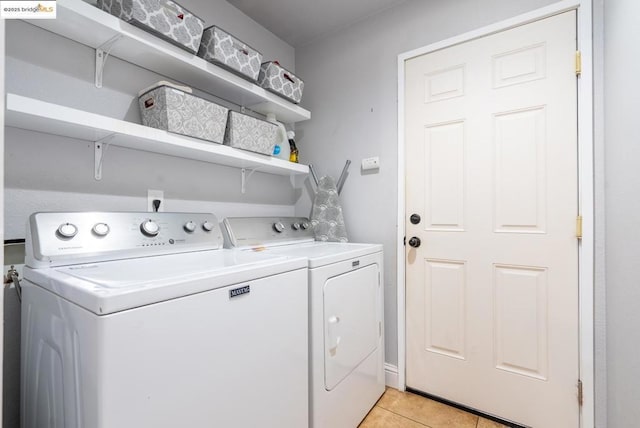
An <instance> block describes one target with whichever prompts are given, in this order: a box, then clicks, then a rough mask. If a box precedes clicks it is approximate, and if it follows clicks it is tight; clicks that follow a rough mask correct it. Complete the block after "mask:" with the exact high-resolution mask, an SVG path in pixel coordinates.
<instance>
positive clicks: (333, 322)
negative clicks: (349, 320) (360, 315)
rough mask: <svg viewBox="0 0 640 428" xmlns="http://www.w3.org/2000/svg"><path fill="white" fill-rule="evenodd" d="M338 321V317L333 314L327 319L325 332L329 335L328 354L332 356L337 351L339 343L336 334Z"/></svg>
mask: <svg viewBox="0 0 640 428" xmlns="http://www.w3.org/2000/svg"><path fill="white" fill-rule="evenodd" d="M339 323H340V317H339V316H336V315H333V316H330V317H329V319H328V320H327V327H328V328H327V334H328V336H329V355H331V356H332V357H334V356H335V355H336V352H337V351H338V345H339V344H340V336H338V334H337V333H338V332H337V330H338V324H339Z"/></svg>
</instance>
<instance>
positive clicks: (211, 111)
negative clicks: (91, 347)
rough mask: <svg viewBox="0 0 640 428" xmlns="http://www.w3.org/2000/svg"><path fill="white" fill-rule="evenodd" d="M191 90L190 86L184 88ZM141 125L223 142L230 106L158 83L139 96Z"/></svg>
mask: <svg viewBox="0 0 640 428" xmlns="http://www.w3.org/2000/svg"><path fill="white" fill-rule="evenodd" d="M183 89H187V90H189V91H190V89H189V88H183ZM138 106H139V107H140V115H141V116H142V124H143V125H145V126H150V127H152V128H158V129H164V130H165V131H169V132H173V133H176V134H181V135H187V136H189V137H195V138H200V139H203V140H207V141H212V142H214V143H218V144H222V142H223V141H224V133H225V129H226V125H227V114H228V112H229V109H228V108H226V107H222V106H219V105H217V104H215V103H212V102H210V101H207V100H203V99H202V98H198V97H196V96H194V95H191V94H188V93H186V92H185V91H183V90H179V89H176V88H175V87H173V86H168V85H167V83H166V82H161V83H160V84H158V85H155V86H154V87H151V88H149V89H148V90H145V91H144V92H143V93H141V95H140V97H139V98H138Z"/></svg>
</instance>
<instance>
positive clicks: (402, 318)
mask: <svg viewBox="0 0 640 428" xmlns="http://www.w3.org/2000/svg"><path fill="white" fill-rule="evenodd" d="M571 10H576V11H577V23H576V30H577V42H578V49H579V50H580V51H581V54H582V71H581V74H580V78H578V79H577V80H578V83H577V84H578V88H577V89H578V171H579V174H578V209H579V212H580V214H581V215H582V225H583V233H582V240H581V241H580V244H579V246H578V263H579V272H578V282H579V283H578V300H579V303H578V305H579V307H578V313H579V324H578V329H579V358H580V361H579V373H580V380H582V387H583V404H582V406H581V407H580V426H581V427H593V426H594V425H595V400H594V396H595V384H594V375H595V373H594V367H595V365H594V364H595V363H594V351H595V348H594V343H595V342H594V333H595V331H594V289H595V284H594V280H595V278H594V266H595V262H594V254H595V253H594V251H595V247H594V245H595V237H594V233H595V228H594V208H595V202H594V192H595V183H594V156H593V151H594V136H593V53H592V52H593V39H592V33H593V31H592V19H593V16H592V0H563V1H560V2H558V3H554V4H551V5H549V6H546V7H543V8H540V9H537V10H534V11H531V12H527V13H524V14H522V15H518V16H515V17H513V18H510V19H507V20H504V21H500V22H498V23H495V24H491V25H488V26H486V27H482V28H479V29H477V30H473V31H470V32H467V33H464V34H461V35H459V36H455V37H452V38H449V39H446V40H442V41H439V42H436V43H433V44H430V45H427V46H424V47H421V48H418V49H414V50H411V51H408V52H404V53H401V54H400V55H398V218H397V225H398V226H397V237H396V238H397V241H396V242H397V243H398V245H397V254H396V261H397V284H398V286H397V301H398V309H397V310H398V389H399V390H401V391H404V390H405V389H406V376H405V374H406V336H405V334H406V306H405V295H406V294H405V287H406V284H405V247H404V245H400V242H403V240H404V237H405V217H406V213H405V144H404V139H405V135H404V131H405V129H404V91H405V79H404V75H405V62H406V61H407V60H409V59H411V58H414V57H417V56H421V55H425V54H427V53H430V52H434V51H437V50H441V49H445V48H448V47H451V46H454V45H458V44H461V43H465V42H468V41H471V40H475V39H478V38H481V37H485V36H488V35H491V34H495V33H499V32H502V31H505V30H509V29H511V28H515V27H519V26H522V25H525V24H529V23H531V22H534V21H539V20H542V19H545V18H548V17H551V16H554V15H558V14H560V13H563V12H568V11H571ZM576 388H577V385H576Z"/></svg>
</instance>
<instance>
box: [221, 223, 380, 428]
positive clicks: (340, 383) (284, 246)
mask: <svg viewBox="0 0 640 428" xmlns="http://www.w3.org/2000/svg"><path fill="white" fill-rule="evenodd" d="M223 225H224V231H225V234H226V245H227V246H229V247H232V248H236V249H238V250H240V252H241V253H246V252H261V253H262V252H264V253H268V254H278V255H286V256H290V257H300V256H303V257H306V258H307V259H308V267H309V272H308V275H309V313H310V317H309V323H310V324H309V334H310V350H309V354H310V358H311V360H310V372H309V380H310V426H311V427H313V428H355V427H357V426H358V424H359V423H360V422H361V421H362V419H364V417H365V416H366V415H367V413H368V412H369V410H371V408H372V407H373V406H374V405H375V403H376V402H377V400H378V399H379V398H380V396H381V395H382V394H383V393H384V389H385V381H384V338H383V331H384V328H383V286H382V278H383V275H382V262H383V259H382V254H383V253H382V245H377V244H353V243H333V242H316V241H314V237H313V232H312V230H311V227H310V224H309V220H308V219H306V218H300V217H284V218H282V217H281V218H273V217H268V218H265V217H259V218H248V217H244V218H226V219H225V220H224V221H223Z"/></svg>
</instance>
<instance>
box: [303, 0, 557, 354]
mask: <svg viewBox="0 0 640 428" xmlns="http://www.w3.org/2000/svg"><path fill="white" fill-rule="evenodd" d="M550 3H553V1H552V0H526V1H524V0H523V1H517V2H516V1H510V0H485V1H475V0H457V1H448V0H428V1H427V0H412V1H408V2H406V3H404V4H402V5H400V6H398V7H396V8H393V9H390V10H387V11H385V12H383V13H381V14H379V15H376V16H374V17H372V18H370V19H367V20H366V21H362V22H359V23H357V24H356V25H353V26H351V27H349V28H348V29H345V30H343V31H340V32H338V33H336V34H333V35H332V36H329V37H327V38H325V39H322V40H320V41H317V42H315V43H312V44H311V45H308V46H305V48H304V49H301V50H299V51H298V52H296V71H297V73H298V75H300V76H301V77H302V78H303V79H305V95H304V97H303V102H302V104H303V106H304V107H305V108H308V109H309V110H311V112H312V113H313V119H312V120H310V121H308V122H302V123H301V124H299V125H298V126H297V127H296V132H297V134H298V140H297V142H298V143H299V146H300V157H301V159H302V161H303V162H311V163H313V164H314V165H315V166H317V170H318V173H319V174H320V175H322V174H325V173H326V174H331V175H333V176H338V175H339V174H340V170H341V169H342V166H343V164H344V162H345V160H346V159H351V160H352V161H353V162H354V165H353V166H352V168H351V174H350V176H349V179H348V180H347V183H346V185H345V187H344V190H343V193H342V198H341V199H342V203H343V209H344V212H345V222H346V225H347V231H348V233H349V238H350V239H351V240H352V241H361V242H380V243H383V244H384V251H385V275H384V277H385V278H384V279H385V334H386V360H387V362H388V363H390V364H397V361H398V355H397V346H398V342H397V322H396V321H397V311H396V216H397V214H396V213H397V199H398V195H397V188H398V179H397V174H398V170H397V132H398V131H397V130H398V126H397V81H398V77H397V56H398V54H400V53H402V52H406V51H409V50H411V49H415V48H418V47H421V46H425V45H428V44H430V43H434V42H437V41H440V40H444V39H447V38H449V37H453V36H456V35H459V34H461V33H464V32H467V31H470V30H473V29H476V28H479V27H482V26H485V25H488V24H491V23H494V22H497V21H500V20H503V19H507V18H509V17H512V16H515V15H518V14H520V13H524V12H527V11H530V10H533V9H536V8H539V7H542V6H545V5H548V4H550ZM369 156H380V162H381V167H380V171H379V172H378V173H375V174H367V173H361V172H360V160H361V159H362V158H366V157H369ZM307 187H308V184H307ZM308 194H309V193H308V192H303V193H302V194H301V197H300V199H299V200H298V202H297V204H296V211H297V212H298V214H302V215H306V214H308V213H309V211H310V200H309V198H308Z"/></svg>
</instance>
